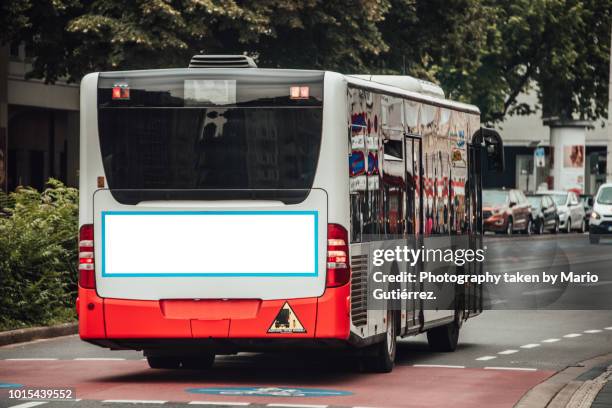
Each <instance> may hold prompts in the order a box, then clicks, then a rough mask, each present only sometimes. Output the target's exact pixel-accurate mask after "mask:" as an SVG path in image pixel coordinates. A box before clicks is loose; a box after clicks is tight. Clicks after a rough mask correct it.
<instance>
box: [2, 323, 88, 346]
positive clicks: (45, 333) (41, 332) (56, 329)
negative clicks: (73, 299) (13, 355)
mask: <svg viewBox="0 0 612 408" xmlns="http://www.w3.org/2000/svg"><path fill="white" fill-rule="evenodd" d="M78 330H79V327H78V323H76V322H75V323H63V324H58V325H55V326H46V327H30V328H27V329H17V330H8V331H3V332H0V346H6V345H8V344H14V343H23V342H26V341H32V340H38V339H48V338H52V337H59V336H67V335H70V334H76V333H78Z"/></svg>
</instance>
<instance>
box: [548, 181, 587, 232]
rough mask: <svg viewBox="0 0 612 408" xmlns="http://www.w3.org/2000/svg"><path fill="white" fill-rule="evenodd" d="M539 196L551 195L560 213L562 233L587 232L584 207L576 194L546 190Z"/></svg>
mask: <svg viewBox="0 0 612 408" xmlns="http://www.w3.org/2000/svg"><path fill="white" fill-rule="evenodd" d="M537 194H546V195H550V196H551V197H552V199H553V200H554V201H555V204H556V205H557V211H558V212H559V229H560V230H561V231H565V232H571V231H572V230H575V231H580V232H586V229H587V226H586V222H585V221H584V217H585V212H584V206H583V205H582V203H581V202H580V199H579V198H578V195H577V194H576V193H574V192H573V191H561V190H546V191H538V192H537Z"/></svg>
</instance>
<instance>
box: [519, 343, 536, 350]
mask: <svg viewBox="0 0 612 408" xmlns="http://www.w3.org/2000/svg"><path fill="white" fill-rule="evenodd" d="M536 347H540V343H530V344H524V345H522V346H521V348H524V349H532V348H536Z"/></svg>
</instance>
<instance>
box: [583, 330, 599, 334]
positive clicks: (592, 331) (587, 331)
mask: <svg viewBox="0 0 612 408" xmlns="http://www.w3.org/2000/svg"><path fill="white" fill-rule="evenodd" d="M584 332H585V333H589V334H591V333H601V330H599V329H592V330H585V331H584Z"/></svg>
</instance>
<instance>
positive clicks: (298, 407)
mask: <svg viewBox="0 0 612 408" xmlns="http://www.w3.org/2000/svg"><path fill="white" fill-rule="evenodd" d="M266 406H267V407H287V408H327V405H310V404H267V405H266Z"/></svg>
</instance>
